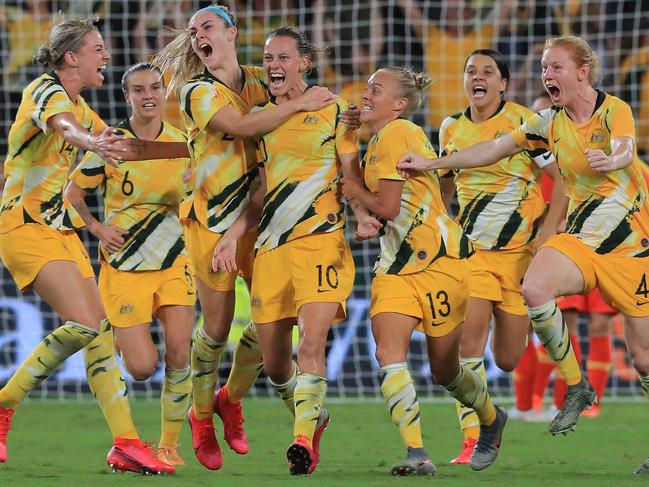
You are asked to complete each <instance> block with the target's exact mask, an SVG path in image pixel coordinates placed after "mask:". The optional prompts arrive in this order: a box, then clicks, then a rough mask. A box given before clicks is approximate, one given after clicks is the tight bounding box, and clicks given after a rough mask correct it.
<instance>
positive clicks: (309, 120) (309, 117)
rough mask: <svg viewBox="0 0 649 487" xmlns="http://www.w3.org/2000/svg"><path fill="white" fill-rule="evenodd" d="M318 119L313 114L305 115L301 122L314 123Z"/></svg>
mask: <svg viewBox="0 0 649 487" xmlns="http://www.w3.org/2000/svg"><path fill="white" fill-rule="evenodd" d="M319 121H320V119H319V118H318V117H316V116H314V115H307V116H306V117H304V120H303V121H302V123H306V124H307V125H315V124H317V123H318V122H319Z"/></svg>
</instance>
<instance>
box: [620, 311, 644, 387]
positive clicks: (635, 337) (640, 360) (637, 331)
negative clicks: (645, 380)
mask: <svg viewBox="0 0 649 487" xmlns="http://www.w3.org/2000/svg"><path fill="white" fill-rule="evenodd" d="M624 338H625V341H626V346H627V348H628V350H629V353H630V354H631V359H632V360H633V366H634V367H635V369H636V370H637V371H638V373H639V374H640V375H643V376H647V375H649V316H643V317H637V316H629V315H626V314H625V315H624Z"/></svg>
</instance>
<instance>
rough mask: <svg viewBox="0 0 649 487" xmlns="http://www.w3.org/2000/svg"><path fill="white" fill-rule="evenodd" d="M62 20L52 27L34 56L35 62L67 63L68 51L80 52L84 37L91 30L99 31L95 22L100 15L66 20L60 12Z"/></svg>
mask: <svg viewBox="0 0 649 487" xmlns="http://www.w3.org/2000/svg"><path fill="white" fill-rule="evenodd" d="M59 16H60V18H61V22H60V23H58V24H56V25H55V26H53V27H52V28H51V29H50V35H49V39H48V40H47V42H45V43H44V44H42V45H41V46H40V47H39V48H38V51H36V54H35V55H34V57H33V58H32V62H33V63H34V64H40V65H41V66H48V67H50V68H60V67H62V66H63V65H64V64H65V53H66V52H78V51H79V49H80V48H81V46H82V45H83V39H84V37H85V36H86V34H88V33H89V32H93V31H97V32H99V29H97V26H96V25H95V22H97V21H99V18H98V17H85V18H81V19H70V20H65V19H64V18H63V14H62V13H59Z"/></svg>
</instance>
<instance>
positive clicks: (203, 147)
mask: <svg viewBox="0 0 649 487" xmlns="http://www.w3.org/2000/svg"><path fill="white" fill-rule="evenodd" d="M236 38H237V28H236V26H235V22H234V18H233V16H232V15H231V14H230V12H229V11H228V10H227V9H226V8H225V7H221V6H210V7H206V8H203V9H201V10H199V11H198V12H196V13H195V14H194V15H193V16H192V18H191V19H190V20H189V26H188V30H187V31H186V32H184V33H182V34H180V35H179V36H178V37H177V38H176V39H175V40H174V41H172V42H171V43H170V44H169V45H168V46H167V47H166V48H165V49H163V50H162V51H161V52H159V53H158V55H157V57H156V60H155V62H154V64H155V65H157V66H158V67H160V69H161V70H162V71H163V72H166V71H169V73H171V82H170V89H173V87H174V86H176V85H179V86H180V96H179V99H180V103H181V111H182V112H183V113H184V118H185V127H186V128H187V132H188V138H189V148H190V152H191V157H192V158H193V159H194V160H195V164H196V169H195V176H194V177H195V187H194V192H193V194H192V197H191V198H189V199H188V200H187V201H185V202H184V203H183V205H181V211H180V216H181V219H183V220H184V223H185V225H186V227H185V236H186V244H187V248H188V250H189V253H190V256H191V259H192V262H193V266H194V271H195V273H196V286H197V290H198V297H199V299H200V302H201V308H202V310H203V318H204V321H203V327H202V328H200V329H198V330H197V331H196V333H195V334H194V339H193V345H192V358H191V367H192V376H193V390H194V398H193V407H192V409H191V410H190V412H189V421H190V425H191V427H192V443H193V446H194V450H195V452H196V456H197V458H198V459H199V461H200V462H201V463H202V464H203V465H204V466H205V467H207V468H209V469H212V470H216V469H219V468H221V465H222V463H223V459H222V455H221V450H220V448H219V445H218V443H217V441H216V437H215V436H214V427H213V424H212V415H213V414H214V412H215V409H216V411H217V412H218V413H219V414H220V415H221V417H222V418H223V419H224V425H225V426H226V431H225V433H226V440H228V443H229V444H230V446H231V447H232V448H233V449H234V450H235V451H237V452H238V453H246V452H247V451H248V441H247V439H246V438H245V435H244V434H243V429H242V427H241V424H242V422H243V418H242V417H241V406H240V404H239V399H240V397H238V398H233V397H229V392H231V388H230V387H229V383H228V387H227V388H225V389H221V391H219V394H217V397H216V398H213V392H214V387H215V385H216V380H217V373H218V364H219V360H220V357H221V354H222V352H223V350H224V349H225V346H226V344H227V337H228V334H229V332H230V325H231V323H232V318H233V313H234V283H235V279H236V277H237V273H236V272H227V271H226V272H212V257H213V252H214V248H215V245H216V243H217V242H218V241H219V239H220V238H221V235H222V234H223V232H225V231H226V230H227V229H228V228H229V227H230V225H231V224H232V223H233V222H234V221H235V220H236V219H237V217H238V216H239V215H240V213H241V212H242V210H243V208H244V207H245V206H246V204H247V202H248V199H249V190H250V187H251V185H252V184H253V181H254V180H255V178H256V174H257V168H256V165H255V161H254V159H253V158H254V155H253V154H254V145H253V144H252V143H248V142H246V141H245V140H244V139H245V138H250V137H256V136H260V135H263V134H265V133H267V132H269V131H270V130H272V129H273V128H275V127H277V126H278V125H279V124H280V123H282V122H284V121H286V120H288V119H289V118H290V117H291V116H293V115H295V114H296V113H298V112H300V111H303V110H312V109H314V110H315V109H319V108H322V107H324V106H327V105H329V104H331V103H333V101H334V98H333V95H332V94H331V93H330V92H329V90H327V89H326V88H319V87H316V88H313V89H312V90H309V91H308V92H307V93H305V94H303V95H301V96H299V97H296V98H294V99H291V100H289V101H288V102H287V103H284V104H281V105H278V106H277V107H275V108H273V109H270V110H262V111H258V112H255V113H248V112H249V111H250V110H251V108H252V107H254V106H256V105H258V104H260V103H265V102H266V101H267V100H268V94H267V83H266V78H265V75H264V72H263V70H262V69H261V68H255V67H253V66H241V65H239V62H238V61H237V52H236ZM254 238H255V236H254V234H252V233H251V234H248V235H245V236H243V237H242V239H243V240H242V241H241V242H240V246H239V250H238V256H237V259H238V261H239V267H241V268H242V272H243V274H244V277H245V278H247V280H248V281H250V275H251V269H252V247H253V245H254ZM244 333H246V336H247V337H248V340H249V341H251V342H253V343H254V342H256V337H255V334H254V330H250V329H249V330H247V332H244ZM255 359H256V360H259V355H258V354H255V356H254V357H250V360H255ZM249 370H251V373H250V374H249V375H250V376H249V377H247V379H246V380H247V381H248V382H247V384H251V383H252V382H253V381H254V380H255V378H256V377H257V374H258V372H259V368H256V367H252V368H250V369H249ZM239 389H245V388H241V387H239ZM233 403H234V404H233ZM225 409H227V411H225ZM233 416H234V419H232V418H233ZM227 418H230V423H234V426H235V428H233V429H234V430H235V433H236V435H235V438H230V439H228V438H229V434H228V430H227V426H228V423H227V421H226V419H227Z"/></svg>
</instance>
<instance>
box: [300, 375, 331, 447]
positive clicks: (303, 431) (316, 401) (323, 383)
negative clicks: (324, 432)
mask: <svg viewBox="0 0 649 487" xmlns="http://www.w3.org/2000/svg"><path fill="white" fill-rule="evenodd" d="M326 393H327V379H325V378H324V377H318V376H317V375H313V374H309V373H308V372H300V373H299V374H298V375H297V383H296V384H295V396H294V399H295V425H294V426H293V436H294V437H295V438H297V437H298V436H304V437H305V438H307V439H308V440H309V447H311V446H312V445H311V442H312V441H313V433H314V432H315V426H316V423H317V422H318V417H319V416H320V411H321V410H322V404H323V403H324V397H325V394H326Z"/></svg>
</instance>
